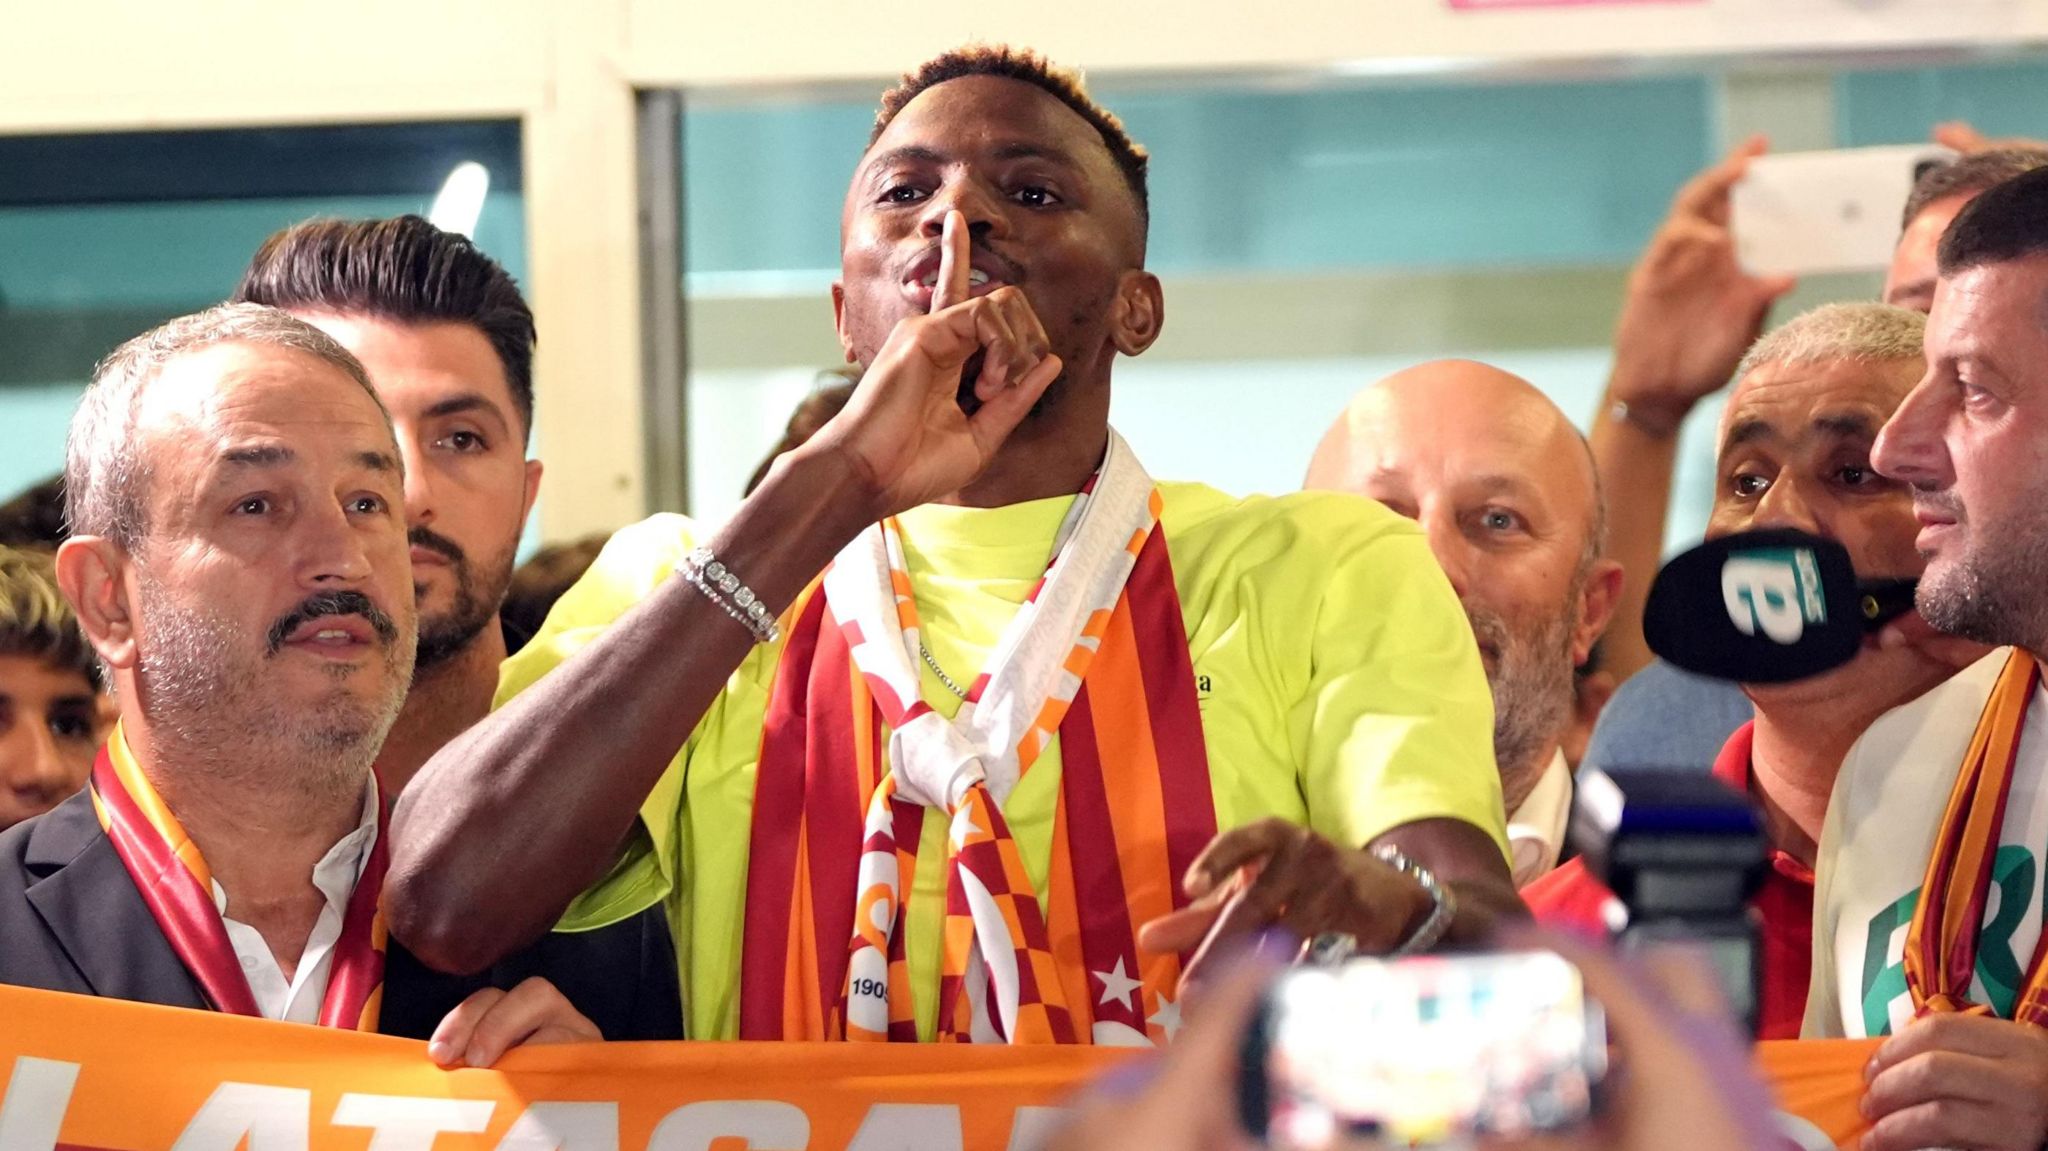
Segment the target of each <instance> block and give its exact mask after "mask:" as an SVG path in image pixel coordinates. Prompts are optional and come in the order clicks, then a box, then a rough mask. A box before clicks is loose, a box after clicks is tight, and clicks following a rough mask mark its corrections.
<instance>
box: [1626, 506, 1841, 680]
mask: <svg viewBox="0 0 2048 1151" xmlns="http://www.w3.org/2000/svg"><path fill="white" fill-rule="evenodd" d="M1861 599H1862V597H1861V595H1860V593H1859V591H1858V589H1857V586H1856V571H1855V568H1854V566H1853V565H1852V564H1851V563H1850V562H1849V553H1848V551H1847V550H1846V549H1844V548H1843V547H1842V545H1841V544H1839V543H1836V542H1835V541H1833V540H1827V539H1822V538H1821V537H1819V536H1815V535H1809V534H1807V533H1806V532H1802V531H1796V530H1792V529H1788V528H1779V529H1771V530H1768V531H1757V532H1742V533H1739V534H1736V535H1727V536H1722V537H1720V538H1719V539H1712V540H1708V541H1707V542H1706V543H1703V544H1701V545H1700V546H1699V547H1696V548H1694V549H1692V550H1691V551H1689V552H1686V553H1684V554H1683V555H1679V556H1676V557H1674V558H1673V559H1672V560H1671V562H1670V563H1667V564H1665V565H1664V569H1663V570H1662V571H1660V572H1658V573H1657V579H1656V581H1655V582H1654V583H1652V584H1651V585H1650V596H1649V600H1648V602H1647V603H1645V604H1644V607H1643V638H1644V639H1645V640H1646V641H1647V642H1648V643H1649V645H1650V650H1651V651H1653V652H1656V653H1657V654H1658V655H1659V656H1662V657H1663V658H1664V659H1666V660H1668V661H1669V662H1671V663H1673V664H1676V665H1677V666H1679V667H1682V668H1684V669H1686V670H1687V671H1691V672H1697V673H1698V674H1700V675H1705V676H1711V677H1713V678H1715V679H1727V680H1734V681H1735V682H1737V683H1787V682H1790V681H1792V680H1798V679H1805V678H1807V677H1808V676H1813V675H1818V674H1820V673H1821V672H1824V671H1829V670H1831V669H1833V668H1836V667H1840V666H1841V665H1842V664H1845V663H1848V662H1849V661H1850V660H1852V659H1855V658H1856V652H1857V651H1858V650H1859V648H1860V647H1861V646H1862V643H1863V637H1864V634H1865V620H1864V610H1863V609H1864V605H1863V604H1862V602H1861Z"/></svg>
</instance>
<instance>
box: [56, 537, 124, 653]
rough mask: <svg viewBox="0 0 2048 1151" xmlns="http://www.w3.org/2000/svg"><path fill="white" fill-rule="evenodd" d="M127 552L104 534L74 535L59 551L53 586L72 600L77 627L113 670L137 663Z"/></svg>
mask: <svg viewBox="0 0 2048 1151" xmlns="http://www.w3.org/2000/svg"><path fill="white" fill-rule="evenodd" d="M128 563H129V560H128V553H127V551H126V550H125V549H123V548H122V547H121V546H120V545H119V544H116V543H115V542H114V541H112V540H110V539H107V538H106V537H104V536H73V537H71V538H70V539H68V540H65V541H64V545H63V546H62V547H60V548H58V549H57V586H58V588H60V589H61V590H62V591H63V592H64V598H65V599H67V600H70V601H71V610H72V611H73V612H74V613H76V614H77V616H78V627H79V630H81V631H83V632H84V633H85V638H86V641H87V642H89V643H91V644H92V648H93V650H94V651H96V652H98V653H99V655H100V659H102V660H103V661H105V662H106V664H107V666H108V667H110V668H113V669H115V670H124V669H127V668H132V667H134V666H135V615H134V605H133V604H131V603H130V602H129V599H128V584H127V581H126V579H125V578H124V576H125V575H126V573H127V570H128Z"/></svg>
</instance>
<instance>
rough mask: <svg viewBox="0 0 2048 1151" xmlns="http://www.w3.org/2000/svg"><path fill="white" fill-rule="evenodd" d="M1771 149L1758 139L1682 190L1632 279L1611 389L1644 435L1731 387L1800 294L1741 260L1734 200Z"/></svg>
mask: <svg viewBox="0 0 2048 1151" xmlns="http://www.w3.org/2000/svg"><path fill="white" fill-rule="evenodd" d="M1765 146H1766V145H1765V143H1764V141H1763V139H1762V138H1761V137H1756V138H1753V139H1751V140H1749V141H1748V142H1747V143H1745V144H1743V145H1742V146H1741V147H1740V148H1737V149H1736V150H1735V151H1733V152H1731V153H1729V155H1728V157H1727V158H1726V159H1724V160H1722V161H1721V162H1720V163H1719V164H1716V165H1714V166H1713V167H1711V168H1709V169H1707V170H1706V171H1704V172H1701V173H1700V174H1699V175H1697V176H1695V177H1693V179H1692V180H1691V182H1689V183H1687V184H1686V185H1685V187H1683V188H1681V189H1680V190H1679V192H1678V196H1677V198H1676V199H1674V200H1673V201H1672V204H1671V214H1670V216H1669V217H1667V218H1666V219H1665V221H1664V224H1663V226H1662V227H1660V228H1658V229H1657V234H1656V235H1655V236H1653V237H1651V239H1650V246H1649V248H1648V249H1647V250H1646V251H1645V252H1644V253H1643V257H1642V259H1641V260H1640V261H1639V262H1637V264H1636V267H1635V271H1634V272H1633V273H1631V274H1630V276H1629V284H1628V296H1627V299H1626V300H1625V301H1624V303H1623V304H1622V310H1621V321H1620V323H1619V325H1618V326H1617V328H1616V330H1615V337H1614V376H1613V379H1612V381H1611V382H1610V383H1609V385H1608V390H1609V398H1610V399H1613V400H1619V401H1621V402H1622V403H1625V404H1627V405H1628V408H1629V412H1630V417H1631V420H1632V421H1633V422H1636V423H1638V424H1639V425H1640V426H1645V427H1652V428H1658V429H1664V430H1668V431H1672V432H1675V431H1676V430H1677V428H1678V425H1679V423H1680V421H1682V420H1684V418H1685V416H1686V413H1688V412H1690V411H1691V410H1692V408H1693V406H1694V405H1695V404H1697V403H1698V402H1699V401H1700V400H1701V399H1702V398H1704V397H1705V396H1707V395H1709V394H1711V393H1712V392H1714V391H1717V390H1718V389H1719V388H1720V387H1721V386H1722V385H1723V384H1726V383H1727V382H1728V377H1729V376H1730V375H1732V374H1733V373H1734V371H1735V367H1736V365H1737V364H1738V363H1740V362H1741V360H1742V354H1743V353H1744V352H1745V351H1747V350H1748V349H1749V345H1750V344H1751V343H1753V342H1755V340H1756V337H1757V335H1758V333H1759V332H1761V331H1762V329H1763V323H1764V317H1765V316H1766V315H1767V314H1768V313H1769V312H1770V308H1771V304H1772V302H1773V301H1775V300H1776V299H1777V298H1778V297H1779V296H1782V295H1784V294H1785V293H1786V292H1788V291H1790V290H1791V289H1792V286H1793V281H1792V279H1791V278H1790V277H1787V276H1752V275H1750V274H1749V273H1747V272H1745V271H1743V270H1742V267H1741V265H1740V264H1739V263H1737V262H1736V258H1735V234H1734V232H1733V231H1732V230H1731V228H1730V223H1729V215H1730V209H1729V203H1730V194H1731V192H1732V191H1733V189H1734V187H1735V185H1736V184H1737V183H1739V182H1741V180H1742V177H1743V176H1744V175H1745V174H1746V173H1747V172H1748V171H1749V162H1750V161H1751V160H1753V159H1755V158H1756V157H1758V156H1760V155H1762V154H1763V152H1764V150H1765Z"/></svg>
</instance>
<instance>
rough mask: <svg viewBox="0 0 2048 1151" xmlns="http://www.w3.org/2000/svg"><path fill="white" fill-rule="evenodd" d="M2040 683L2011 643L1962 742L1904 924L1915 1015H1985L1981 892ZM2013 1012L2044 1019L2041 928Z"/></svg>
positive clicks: (2023, 1018) (2047, 1012)
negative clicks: (1974, 991)
mask: <svg viewBox="0 0 2048 1151" xmlns="http://www.w3.org/2000/svg"><path fill="white" fill-rule="evenodd" d="M2040 683H2041V669H2040V666H2039V665H2038V664H2037V663H2036V662H2035V661H2034V657H2033V656H2031V655H2028V654H2027V653H2026V652H2024V651H2021V650H2018V649H2014V651H2013V653H2012V655H2011V656H2010V657H2008V658H2007V660H2006V663H2005V668H2004V670H2002V671H2001V672H1999V674H1998V682H1997V683H1996V684H1994V685H1993V686H1992V688H1991V698H1990V699H1988V700H1986V701H1985V703H1984V711H1983V714H1982V715H1980V716H1979V717H1978V719H1977V731H1976V734H1975V735H1973V736H1971V737H1970V750H1969V751H1968V753H1966V754H1965V756H1964V757H1963V763H1962V769H1961V770H1960V771H1958V772H1957V773H1956V782H1955V787H1954V788H1953V789H1952V790H1951V791H1950V792H1949V797H1948V809H1947V810H1946V811H1945V812H1944V813H1943V815H1942V817H1941V828H1940V830H1939V832H1937V833H1936V836H1935V840H1934V854H1933V857H1932V858H1931V859H1929V860H1928V862H1927V875H1926V878H1925V879H1924V880H1923V881H1922V883H1921V886H1920V903H1919V905H1918V906H1917V907H1915V908H1914V909H1913V922H1912V925H1911V926H1910V927H1908V928H1907V930H1906V949H1905V967H1906V987H1907V988H1908V989H1909V990H1910V991H1911V992H1912V994H1913V1008H1914V1013H1915V1014H1916V1015H1926V1014H1930V1013H1933V1012H1940V1011H1954V1012H1961V1013H1963V1014H1967V1015H1990V1014H1992V1010H1991V1008H1990V1007H1989V1006H1986V1005H1985V1004H1981V1003H1975V1002H1972V1001H1971V999H1970V981H1971V979H1972V978H1973V977H1974V976H1975V974H1976V970H1977V935H1978V932H1979V931H1980V930H1981V929H1982V927H1983V923H1984V912H1985V910H1986V908H1987V906H1988V902H1987V900H1988V897H1989V894H1990V890H1991V865H1992V862H1993V860H1994V858H1995V857H1996V856H1997V854H1998V838H1999V834H2000V832H2001V831H2002V830H2003V828H2004V827H2005V811H2006V804H2007V802H2008V800H2009V799H2010V797H2011V795H2012V777H2013V770H2014V767H2015V763H2016V760H2017V759H2018V756H2019V749H2020V737H2021V735H2022V734H2023V733H2024V732H2025V730H2026V720H2027V707H2028V705H2029V704H2031V703H2032V702H2033V699H2034V693H2035V691H2036V690H2037V689H2038V688H2039V686H2040ZM2013 1018H2014V1019H2015V1020H2018V1021H2019V1022H2022V1023H2031V1024H2033V1025H2035V1026H2036V1027H2048V930H2044V931H2043V932H2042V933H2041V938H2040V941H2039V942H2038V943H2036V944H2035V947H2034V956H2033V959H2032V960H2031V961H2030V962H2029V963H2028V964H2027V974H2026V980H2025V982H2024V983H2023V984H2021V987H2020V996H2019V999H2018V1001H2017V1002H2016V1003H2015V1005H2014V1007H2013Z"/></svg>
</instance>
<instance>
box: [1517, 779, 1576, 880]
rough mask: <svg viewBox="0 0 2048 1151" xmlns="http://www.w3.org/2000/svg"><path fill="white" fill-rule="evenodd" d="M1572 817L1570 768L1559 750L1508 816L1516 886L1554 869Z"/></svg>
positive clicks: (1562, 848)
mask: <svg viewBox="0 0 2048 1151" xmlns="http://www.w3.org/2000/svg"><path fill="white" fill-rule="evenodd" d="M1571 818H1572V767H1571V764H1569V763H1566V762H1565V759H1564V750H1563V749H1562V748H1560V749H1558V750H1557V751H1556V752H1554V753H1552V755H1551V757H1550V765H1549V766H1548V767H1545V768H1544V769H1543V774H1542V776H1541V777H1539V778H1538V779H1537V780H1536V786H1535V787H1534V788H1531V789H1530V791H1529V794H1528V796H1527V797H1526V798H1524V799H1523V800H1522V806H1520V807H1518V808H1516V809H1515V813H1514V814H1513V815H1511V816H1509V817H1508V854H1509V855H1510V856H1511V857H1512V859H1513V864H1514V871H1515V886H1516V887H1522V886H1525V885H1527V884H1529V883H1531V882H1533V881H1535V880H1536V879H1537V878H1538V877H1540V876H1542V875H1544V874H1545V873H1547V872H1549V871H1550V870H1551V869H1552V868H1555V867H1556V866H1557V857H1558V854H1559V853H1560V852H1562V851H1563V850H1564V837H1565V833H1566V831H1567V830H1568V829H1569V828H1570V826H1571Z"/></svg>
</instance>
